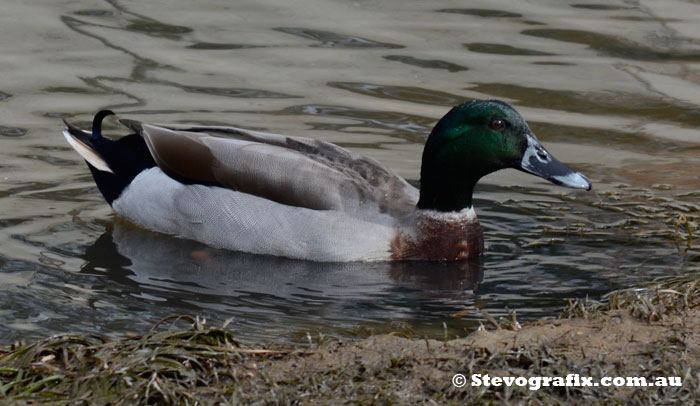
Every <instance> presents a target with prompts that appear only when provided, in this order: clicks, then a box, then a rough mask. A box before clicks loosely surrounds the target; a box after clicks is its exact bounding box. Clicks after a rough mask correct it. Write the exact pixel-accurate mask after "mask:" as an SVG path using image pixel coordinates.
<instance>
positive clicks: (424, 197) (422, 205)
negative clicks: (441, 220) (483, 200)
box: [417, 175, 478, 212]
mask: <svg viewBox="0 0 700 406" xmlns="http://www.w3.org/2000/svg"><path fill="white" fill-rule="evenodd" d="M477 180H478V179H476V180H473V181H472V180H469V179H468V180H466V181H465V180H464V179H459V180H456V179H449V178H447V179H446V178H438V179H434V178H431V177H428V178H426V177H425V176H424V175H423V176H421V184H420V198H419V199H418V205H417V207H418V208H419V209H422V210H435V211H441V212H458V211H462V210H464V209H468V208H471V207H472V195H473V194H474V186H476V182H477Z"/></svg>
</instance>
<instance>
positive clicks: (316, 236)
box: [63, 100, 591, 261]
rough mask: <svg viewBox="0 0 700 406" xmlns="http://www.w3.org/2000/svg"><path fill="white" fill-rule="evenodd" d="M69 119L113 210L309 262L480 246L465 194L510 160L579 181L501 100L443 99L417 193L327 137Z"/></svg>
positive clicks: (444, 255) (466, 253) (427, 254)
mask: <svg viewBox="0 0 700 406" xmlns="http://www.w3.org/2000/svg"><path fill="white" fill-rule="evenodd" d="M110 114H114V113H112V112H111V111H107V110H104V111H100V112H99V113H97V115H96V116H95V118H94V120H93V123H92V133H89V132H87V131H83V130H81V129H79V128H77V127H75V126H73V125H71V124H70V123H68V122H66V126H67V127H68V128H67V130H66V131H64V132H63V134H64V135H65V137H66V140H68V143H70V145H71V146H72V147H73V148H74V149H75V150H76V151H77V152H78V153H79V154H80V155H81V156H82V157H83V158H85V160H86V161H87V163H88V167H89V168H90V171H91V172H92V175H93V177H94V179H95V182H96V183H97V187H98V188H99V189H100V192H102V195H103V196H104V197H105V199H106V200H107V202H108V203H109V204H110V205H111V206H112V208H113V209H114V211H115V212H116V213H117V214H119V215H121V216H123V217H125V218H127V219H129V220H130V221H132V222H134V223H136V224H138V225H140V226H143V227H145V228H148V229H151V230H155V231H159V232H162V233H166V234H172V235H176V236H179V237H183V238H189V239H193V240H197V241H200V242H202V243H205V244H208V245H211V246H214V247H219V248H226V249H231V250H236V251H243V252H249V253H255V254H267V255H275V256H282V257H289V258H299V259H306V260H313V261H403V260H432V261H456V260H464V259H468V258H474V257H477V256H479V255H481V253H482V252H483V249H484V240H483V235H482V232H481V226H480V225H479V222H478V221H477V218H476V213H475V212H474V209H473V207H472V193H473V191H474V186H475V185H476V183H477V181H478V180H479V179H480V178H481V177H482V176H484V175H486V174H489V173H491V172H494V171H497V170H499V169H504V168H515V169H519V170H522V171H525V172H528V173H531V174H533V175H537V176H540V177H542V178H544V179H547V180H549V181H551V182H553V183H556V184H558V185H562V186H568V187H572V188H579V189H587V190H590V188H591V183H590V182H589V181H588V179H586V177H585V176H583V175H582V174H580V173H578V172H576V171H573V170H571V169H569V168H568V167H566V166H564V165H563V164H562V163H560V162H559V161H558V160H556V159H555V158H554V157H553V156H552V155H550V154H549V152H547V150H545V149H544V147H542V145H541V144H540V142H539V141H538V140H537V138H535V135H534V134H532V131H531V130H530V128H529V127H528V125H527V123H526V122H525V120H524V119H523V118H522V117H521V116H520V114H518V113H517V112H516V111H515V110H514V109H513V108H512V107H511V106H510V105H508V104H507V103H504V102H501V101H496V100H474V101H471V102H468V103H464V104H460V105H459V106H456V107H454V108H453V109H452V110H450V112H449V113H447V115H445V116H444V117H443V118H442V119H440V121H439V122H438V123H437V125H435V128H433V131H432V132H431V133H430V136H429V137H428V141H427V143H426V144H425V149H424V150H423V162H422V167H421V183H420V185H421V186H420V191H419V190H418V189H416V188H415V187H413V186H411V185H410V184H408V183H407V182H406V181H405V180H404V179H402V178H400V177H399V176H398V175H396V174H395V173H394V172H393V171H392V170H391V169H389V168H387V167H385V166H383V165H382V164H381V163H379V162H378V161H376V160H374V159H371V158H367V157H364V156H361V155H359V154H357V153H354V152H352V151H348V150H346V149H344V148H341V147H339V146H337V145H334V144H331V143H328V142H325V141H319V140H313V139H309V138H298V137H287V136H284V135H276V134H266V133H261V132H257V131H249V130H242V129H239V128H234V127H211V126H185V125H154V124H147V123H141V122H138V121H133V120H120V122H121V123H122V124H123V125H125V126H126V127H128V128H129V129H130V130H131V131H134V134H130V135H127V136H125V137H123V138H120V139H118V140H116V141H115V140H111V139H108V138H104V137H103V136H102V134H101V130H100V127H101V123H102V120H103V119H104V117H105V116H107V115H110Z"/></svg>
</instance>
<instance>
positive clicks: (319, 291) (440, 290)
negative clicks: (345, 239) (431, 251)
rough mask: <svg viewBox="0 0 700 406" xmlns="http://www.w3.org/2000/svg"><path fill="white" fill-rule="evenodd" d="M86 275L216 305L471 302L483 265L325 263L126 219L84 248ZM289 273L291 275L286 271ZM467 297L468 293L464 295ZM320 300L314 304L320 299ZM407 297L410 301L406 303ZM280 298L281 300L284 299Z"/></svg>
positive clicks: (163, 295)
mask: <svg viewBox="0 0 700 406" xmlns="http://www.w3.org/2000/svg"><path fill="white" fill-rule="evenodd" d="M84 258H85V260H86V264H85V265H84V266H83V268H82V272H83V273H88V274H100V275H106V276H107V277H108V278H109V279H110V280H113V281H115V282H117V283H119V285H120V286H122V288H119V289H118V290H119V291H121V290H124V289H127V290H129V288H127V286H134V288H133V291H134V292H136V293H138V294H142V293H147V294H148V295H150V296H153V297H160V298H162V299H165V300H169V301H171V302H172V301H176V302H181V301H182V300H187V301H190V302H192V301H199V302H202V303H200V306H206V303H204V302H212V303H217V302H220V301H221V300H220V298H225V299H226V300H227V301H228V302H229V303H230V304H231V301H233V304H234V305H236V307H238V306H240V305H241V303H238V301H240V300H245V298H246V297H255V298H257V299H251V300H260V301H263V302H266V303H267V302H269V303H268V304H271V303H287V302H290V301H295V300H299V299H300V298H302V297H303V296H306V297H307V299H308V300H312V301H313V300H322V299H323V300H329V301H336V302H337V301H340V302H343V301H366V300H367V299H368V298H373V300H374V299H377V298H382V297H394V296H396V294H395V293H392V292H403V293H402V295H403V296H404V297H406V296H411V295H410V294H408V293H407V292H416V293H415V294H414V295H413V296H415V297H414V299H418V298H423V299H425V298H430V297H433V296H434V297H436V298H440V300H448V301H449V300H458V303H459V304H463V303H464V299H465V298H470V297H472V293H471V291H472V290H474V289H476V287H477V286H478V284H479V283H480V282H481V280H482V278H483V263H482V261H481V260H472V261H463V262H459V263H430V262H400V263H397V262H394V263H385V262H375V263H360V262H346V263H327V262H326V263H324V262H310V261H300V260H293V259H286V258H279V257H273V256H267V255H252V254H246V253H240V252H233V251H228V250H221V249H215V248H211V247H208V246H206V245H203V244H201V243H197V242H195V241H191V240H185V239H178V238H172V237H169V236H167V235H163V234H159V233H154V232H151V231H147V230H143V229H140V228H137V227H134V226H132V225H130V224H127V223H126V222H123V221H119V220H117V221H115V222H114V223H113V224H112V225H110V226H108V228H107V230H106V231H105V233H104V234H102V236H100V238H98V239H97V240H96V241H95V242H94V243H93V244H92V246H90V247H88V248H87V249H86V251H85V255H84ZM280 269H283V270H284V272H279V270H280ZM465 295H466V296H465ZM314 298H315V299H314ZM406 300H407V299H406ZM280 301H281V302H280Z"/></svg>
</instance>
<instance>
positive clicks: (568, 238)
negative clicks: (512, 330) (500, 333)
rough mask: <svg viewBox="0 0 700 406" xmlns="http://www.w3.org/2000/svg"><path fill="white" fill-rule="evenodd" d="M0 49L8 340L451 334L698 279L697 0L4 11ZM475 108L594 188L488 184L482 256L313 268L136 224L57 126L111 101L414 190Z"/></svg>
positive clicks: (0, 228)
mask: <svg viewBox="0 0 700 406" xmlns="http://www.w3.org/2000/svg"><path fill="white" fill-rule="evenodd" d="M0 49H1V50H2V52H0V72H2V76H0V168H1V176H0V343H8V342H11V341H13V340H18V339H30V338H33V337H40V336H45V335H48V334H54V333H60V332H96V333H100V334H109V335H117V334H121V333H124V332H127V331H143V330H144V329H146V328H148V327H150V326H151V325H153V324H154V323H155V322H156V321H158V320H159V319H161V318H162V317H165V316H168V315H172V314H190V315H199V316H203V317H206V318H207V319H208V320H209V322H210V323H213V324H221V323H223V322H224V321H225V320H229V321H230V324H229V328H231V329H233V330H234V331H236V332H237V334H239V335H241V336H247V337H254V338H262V339H274V340H297V339H304V337H305V336H306V332H311V333H312V334H316V333H317V332H322V333H324V334H331V335H338V336H352V335H356V334H362V333H363V332H367V331H387V330H407V329H408V330H412V331H415V332H417V333H419V334H421V335H426V336H437V337H441V336H442V334H443V323H444V324H445V325H447V328H448V330H449V333H450V334H465V333H466V331H468V330H469V329H472V328H473V327H474V326H475V325H478V323H479V321H480V320H483V319H484V316H483V313H482V311H484V310H485V311H486V312H488V313H489V314H491V315H493V316H502V315H506V314H507V310H506V309H510V310H512V311H515V312H516V313H517V315H518V317H519V318H520V319H526V320H527V319H532V318H536V317H542V316H552V315H555V314H557V313H558V312H559V310H560V309H561V308H562V307H563V306H564V305H565V304H566V303H567V301H568V300H569V299H572V298H584V297H586V296H587V297H590V298H594V299H596V298H600V297H602V296H603V295H604V294H605V293H606V292H609V291H610V290H612V289H616V288H621V287H626V286H630V285H633V284H637V283H641V282H644V281H648V280H650V279H652V278H654V277H658V276H665V275H679V274H683V273H684V272H688V271H689V270H696V269H698V268H700V253H698V252H697V251H696V250H695V249H693V248H692V246H691V248H690V249H688V244H687V243H686V241H684V240H683V238H685V237H687V233H686V234H684V231H683V229H684V228H683V227H681V228H680V229H678V228H677V227H676V223H677V221H678V219H679V218H680V216H681V215H684V216H686V218H688V219H690V220H691V229H693V227H695V228H697V222H696V221H697V216H698V212H700V201H699V199H700V179H698V175H700V132H698V128H699V127H700V107H699V106H700V4H698V2H697V1H692V0H687V1H683V0H677V1H673V0H663V1H661V0H647V1H633V0H630V1H620V0H613V1H597V2H594V1H586V0H578V1H561V0H533V1H527V2H525V1H521V2H513V1H506V0H497V1H470V2H460V1H434V2H424V1H398V0H387V1H368V0H358V1H343V0H300V1H293V2H287V1H282V0H267V1H260V0H255V1H252V0H251V1H248V0H237V1H213V0H211V1H196V2H193V1H184V0H167V1H166V0H152V1H148V2H138V1H121V0H103V1H99V0H84V1H83V0H80V1H66V0H58V1H48V0H44V1H34V2H26V1H20V0H5V1H3V5H2V13H0ZM472 98H498V99H502V100H506V101H509V102H511V103H512V104H514V105H515V106H516V107H517V109H518V110H519V111H520V112H521V113H522V114H523V115H524V116H525V117H526V119H528V121H529V122H530V124H531V127H532V128H533V129H534V130H535V132H536V133H537V135H538V136H539V138H540V139H541V140H542V141H543V142H544V144H545V145H546V147H547V148H548V149H549V150H550V151H551V152H552V153H553V154H554V155H555V156H557V157H558V158H559V159H560V160H562V161H563V162H566V163H568V164H570V165H571V166H573V167H575V168H576V169H578V170H580V171H582V172H584V173H586V174H587V175H588V176H589V177H590V178H591V179H592V181H593V182H594V192H592V193H587V192H579V191H571V190H566V189H561V188H558V187H556V186H554V185H551V184H548V183H546V182H545V181H543V180H540V179H537V178H534V177H530V176H528V175H525V174H522V173H519V172H516V171H513V170H510V171H501V172H498V173H496V174H493V175H490V176H488V177H487V178H485V179H484V180H483V181H482V182H481V184H480V185H479V186H478V188H477V195H476V206H477V212H478V215H479V218H480V220H481V223H482V226H483V228H484V231H485V234H486V246H487V249H488V252H487V254H486V256H485V258H484V261H483V264H482V266H470V267H467V266H458V265H446V264H399V265H390V264H369V265H368V264H340V265H339V264H314V263H308V262H301V261H288V260H281V259H275V258H265V257H255V256H250V255H241V254H236V253H231V252H224V251H217V250H212V249H210V248H207V247H203V246H201V245H198V244H195V243H192V242H189V241H183V240H178V239H175V238H171V237H167V236H163V235H159V234H155V233H151V232H148V231H144V230H139V229H136V228H134V227H132V226H130V225H128V224H126V223H124V222H122V221H120V220H118V219H117V218H115V217H114V215H113V214H112V213H111V211H110V209H109V207H108V206H107V205H106V204H105V203H104V202H103V200H102V198H101V196H100V195H99V192H98V191H97V189H96V188H95V186H94V184H93V182H92V179H91V177H90V175H89V172H88V170H87V168H86V166H85V164H84V163H83V162H82V161H81V160H80V159H79V158H78V156H77V155H76V154H75V153H74V152H73V151H72V150H71V149H70V148H69V147H68V145H67V144H66V143H65V141H64V139H63V137H62V136H61V134H60V131H61V129H62V124H61V122H60V118H62V117H66V118H69V119H71V120H73V121H76V122H78V123H81V124H84V125H86V124H88V122H89V121H90V119H91V116H92V114H94V112H95V111H97V110H99V109H103V108H110V109H112V110H115V111H117V112H118V113H119V114H120V115H122V116H128V117H132V118H136V119H141V120H147V121H153V122H170V123H185V122H188V123H203V124H233V125H236V126H240V127H247V128H252V129H262V130H265V131H270V132H279V133H286V134H291V135H299V136H307V137H313V138H319V139H324V140H328V141H331V142H335V143H338V144H340V145H343V146H346V147H348V148H351V149H353V150H356V151H358V152H361V153H364V154H367V155H370V156H372V157H375V158H377V159H379V160H381V161H383V162H385V163H386V164H387V165H389V166H390V167H392V168H394V169H395V170H396V171H398V172H399V173H400V174H401V175H403V176H405V177H406V178H408V179H410V180H414V181H415V180H417V178H418V173H419V169H420V156H421V151H422V146H423V143H424V141H425V139H426V136H427V133H428V132H429V130H430V128H431V126H432V124H433V123H434V122H435V121H436V120H437V119H438V118H439V117H441V116H442V115H443V114H444V113H445V112H446V111H447V110H448V109H449V108H450V107H451V106H452V105H455V104H457V103H460V102H462V101H466V100H470V99H472ZM120 131H121V129H119V128H117V127H116V126H114V125H113V124H111V125H110V124H108V125H107V126H106V133H108V134H110V133H111V134H119V133H120ZM455 316H459V317H455Z"/></svg>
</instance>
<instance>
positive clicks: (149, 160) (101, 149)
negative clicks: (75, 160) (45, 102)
mask: <svg viewBox="0 0 700 406" xmlns="http://www.w3.org/2000/svg"><path fill="white" fill-rule="evenodd" d="M109 115H114V112H112V111H110V110H102V111H100V112H98V113H97V114H96V115H95V117H94V119H93V121H92V132H91V133H88V132H87V131H84V130H82V129H80V128H78V127H77V126H75V125H73V124H71V123H69V122H67V121H66V120H64V123H65V124H66V127H67V131H65V132H64V135H66V139H68V142H69V143H70V144H71V146H72V147H73V148H74V149H75V150H76V151H77V152H78V153H79V154H80V155H81V156H83V158H85V160H86V161H87V164H88V167H89V168H90V172H91V173H92V177H93V179H94V180H95V183H96V184H97V188H98V189H99V190H100V192H101V193H102V196H104V198H105V200H107V203H109V204H110V205H112V204H113V202H114V200H116V199H117V198H119V196H120V195H121V194H122V192H123V191H124V189H126V187H127V186H129V184H130V183H131V181H133V180H134V178H135V177H136V176H138V174H139V173H141V172H142V171H144V170H146V169H148V168H152V167H154V166H156V163H155V161H154V160H153V157H152V156H151V154H150V152H149V150H148V147H147V145H146V143H145V141H144V140H143V138H141V136H140V135H138V134H129V135H127V136H125V137H122V138H120V139H118V140H112V139H109V138H106V137H103V136H102V131H101V127H102V121H103V120H104V118H105V117H107V116H109ZM66 133H67V134H66ZM103 164H104V165H103Z"/></svg>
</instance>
